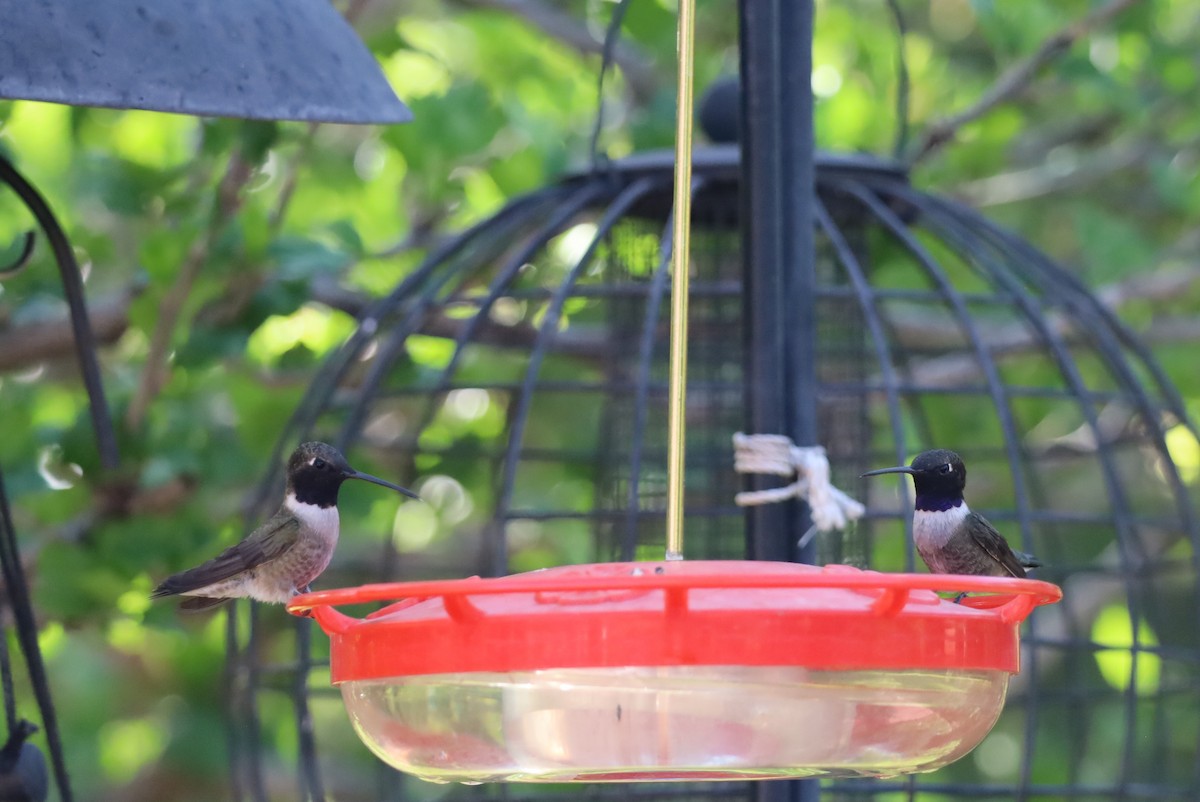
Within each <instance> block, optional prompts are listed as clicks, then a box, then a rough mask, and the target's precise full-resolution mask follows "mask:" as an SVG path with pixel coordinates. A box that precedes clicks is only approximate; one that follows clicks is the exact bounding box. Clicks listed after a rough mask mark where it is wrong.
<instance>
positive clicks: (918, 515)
mask: <svg viewBox="0 0 1200 802" xmlns="http://www.w3.org/2000/svg"><path fill="white" fill-rule="evenodd" d="M970 514H971V509H970V507H968V506H967V502H965V501H964V502H962V503H961V504H959V505H958V506H957V507H951V508H950V509H948V510H937V511H936V512H931V511H929V510H916V511H915V512H913V537H914V538H915V539H916V541H917V542H918V543H920V544H922V545H926V544H927V545H929V546H933V547H935V548H938V547H941V546H942V545H943V544H945V543H946V541H948V540H949V539H950V538H951V537H953V536H954V533H955V532H956V531H958V527H959V526H961V525H962V522H963V521H964V520H965V519H966V517H967V516H968V515H970Z"/></svg>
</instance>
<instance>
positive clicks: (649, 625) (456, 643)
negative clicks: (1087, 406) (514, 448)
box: [288, 561, 1062, 683]
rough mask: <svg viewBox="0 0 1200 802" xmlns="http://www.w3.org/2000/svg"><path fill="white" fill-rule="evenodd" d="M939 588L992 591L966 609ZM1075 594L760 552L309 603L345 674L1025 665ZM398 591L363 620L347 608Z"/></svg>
mask: <svg viewBox="0 0 1200 802" xmlns="http://www.w3.org/2000/svg"><path fill="white" fill-rule="evenodd" d="M934 591H945V592H963V591H967V592H971V593H975V594H987V595H983V596H971V597H968V598H966V599H965V600H964V602H963V603H962V604H954V603H952V602H950V601H947V600H944V599H942V598H941V597H939V596H938V595H937V594H936V593H935V592H934ZM1060 598H1062V591H1061V590H1060V589H1059V588H1058V587H1057V586H1055V585H1052V584H1050V583H1048V582H1041V581H1037V580H1032V579H1011V578H998V577H977V576H960V575H953V574H892V573H878V572H875V571H862V570H859V569H857V568H853V567H851V566H845V565H828V566H825V567H823V568H819V567H815V566H810V565H799V564H796V563H776V562H757V561H674V562H641V563H606V564H595V565H577V566H564V567H560V568H548V569H544V570H541V571H533V572H530V573H525V574H516V575H513V576H506V577H500V578H496V579H480V578H478V577H473V578H470V579H458V580H446V581H433V582H408V583H393V584H379V585H364V586H362V587H358V588H345V589H340V590H326V591H318V592H316V593H307V594H304V595H301V596H297V597H296V598H295V599H293V600H292V602H291V603H290V604H289V605H288V610H289V611H290V612H292V613H294V614H298V615H304V614H308V613H309V612H310V611H311V615H312V616H313V617H314V618H315V619H316V620H317V622H318V623H319V624H320V625H321V627H322V629H324V630H325V632H326V633H327V634H328V635H329V637H330V639H331V642H332V645H331V663H332V678H333V681H334V682H335V683H340V682H346V681H353V680H367V679H381V678H387V677H398V676H412V675H422V674H452V673H461V672H479V671H488V672H498V671H526V670H537V669H547V668H585V667H587V668H598V667H614V666H687V665H755V666H805V667H808V668H813V669H833V670H869V669H955V670H1001V671H1008V672H1010V673H1015V672H1016V671H1017V669H1018V647H1019V638H1018V628H1019V626H1020V623H1021V621H1023V620H1024V619H1025V618H1026V617H1027V616H1028V615H1029V613H1030V612H1031V611H1032V610H1033V608H1034V607H1036V606H1038V605H1041V604H1051V603H1053V602H1056V601H1058V600H1059V599H1060ZM391 600H399V601H397V602H396V603H395V604H392V605H390V606H388V607H385V608H384V609H382V610H379V611H377V612H374V613H372V614H370V615H368V616H367V617H366V618H364V619H357V618H352V617H350V616H347V615H345V614H343V613H341V612H339V611H337V610H336V609H334V605H346V604H361V603H364V602H379V601H391Z"/></svg>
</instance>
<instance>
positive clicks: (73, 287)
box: [0, 155, 120, 470]
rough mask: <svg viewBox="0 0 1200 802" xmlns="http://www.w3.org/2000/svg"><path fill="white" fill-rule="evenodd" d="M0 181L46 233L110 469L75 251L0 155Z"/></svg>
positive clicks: (110, 439) (109, 438)
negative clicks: (20, 201)
mask: <svg viewBox="0 0 1200 802" xmlns="http://www.w3.org/2000/svg"><path fill="white" fill-rule="evenodd" d="M0 183H5V184H8V185H9V186H10V187H12V190H13V192H15V193H17V196H18V197H19V198H20V199H21V200H22V202H24V204H25V206H26V207H27V208H28V209H29V211H30V212H31V213H32V214H33V216H34V218H35V219H36V220H37V221H38V225H39V226H41V228H42V232H43V233H45V235H46V241H47V242H49V243H50V248H51V250H53V251H54V261H55V262H57V263H58V272H59V276H60V277H61V278H62V285H63V294H64V295H65V296H66V299H67V307H68V308H69V309H70V313H71V328H72V329H73V330H74V333H75V354H76V356H77V357H78V358H79V370H80V372H81V373H82V374H83V385H84V387H85V388H86V389H87V394H88V402H89V407H90V409H91V413H92V428H93V429H94V430H95V432H96V447H97V449H98V450H99V452H100V464H101V465H103V466H104V467H105V468H107V469H109V470H112V469H114V468H116V467H117V465H118V463H119V462H120V455H119V453H118V451H117V436H116V432H115V431H114V430H113V425H112V416H111V415H110V414H109V411H108V401H107V399H106V398H105V397H104V387H103V385H102V384H101V383H100V365H99V363H98V362H97V361H96V340H95V337H93V336H92V325H91V322H90V321H89V320H88V313H87V304H86V302H85V300H84V296H83V277H82V276H81V275H80V273H79V263H78V262H76V261H75V251H74V250H72V248H71V243H70V242H69V241H68V240H67V235H66V233H65V232H64V231H63V230H62V226H60V225H59V224H58V220H57V219H56V218H55V217H54V213H53V212H52V211H50V206H49V205H48V204H47V203H46V201H45V199H44V198H43V197H42V196H41V193H39V192H38V191H37V189H36V188H35V187H34V186H33V184H30V183H29V182H28V181H26V180H25V177H24V176H22V175H21V174H20V173H19V172H17V169H16V168H15V167H13V165H12V163H11V162H9V161H8V159H6V158H4V156H2V155H0ZM31 246H32V238H31V237H29V236H27V237H26V240H25V253H23V254H22V256H21V257H20V258H19V259H18V265H20V264H21V263H22V262H24V261H25V259H27V258H28V256H29V251H30V250H31Z"/></svg>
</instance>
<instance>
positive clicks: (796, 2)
mask: <svg viewBox="0 0 1200 802" xmlns="http://www.w3.org/2000/svg"><path fill="white" fill-rule="evenodd" d="M738 21H739V50H740V53H741V84H742V108H741V145H742V212H741V219H742V238H743V250H744V254H745V268H744V269H745V290H744V293H743V298H744V303H745V307H744V309H745V311H744V314H743V319H744V321H745V323H744V329H743V331H744V337H745V347H746V368H745V371H746V372H745V375H746V380H745V393H746V426H747V431H749V432H752V433H755V434H783V435H787V436H788V437H790V438H791V440H792V442H793V443H795V444H796V445H798V446H811V445H816V444H817V416H816V410H817V399H816V336H817V330H816V294H815V284H816V262H815V259H816V249H815V244H814V228H813V194H814V192H815V188H816V182H815V171H814V167H813V152H814V135H813V100H812V88H811V86H812V84H811V80H812V79H811V76H812V37H813V3H812V0H740V2H739V3H738ZM749 481H750V483H751V487H752V488H754V489H761V488H765V487H770V486H777V485H778V484H779V480H778V479H776V478H772V477H754V478H751V479H750V480H749ZM746 514H747V516H748V518H747V524H748V526H747V531H748V543H747V551H748V552H749V555H750V556H751V557H752V558H754V559H759V560H786V561H796V562H812V560H813V545H812V544H811V543H809V545H808V546H806V547H805V548H803V549H802V548H800V547H799V545H798V544H799V541H800V538H801V536H802V535H803V534H804V532H806V531H807V530H808V527H809V526H810V525H811V521H810V519H809V510H808V507H807V506H806V505H805V504H803V503H802V502H800V501H798V500H792V501H788V502H785V503H782V504H764V505H762V506H757V507H751V508H750V509H749V510H748V512H747V513H746ZM756 795H757V798H758V800H759V802H785V801H786V802H811V800H816V799H817V798H818V796H819V795H820V786H819V785H818V783H817V782H816V781H813V780H805V781H798V782H788V783H758V786H757V789H756Z"/></svg>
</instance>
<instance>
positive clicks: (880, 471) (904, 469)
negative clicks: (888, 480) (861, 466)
mask: <svg viewBox="0 0 1200 802" xmlns="http://www.w3.org/2000/svg"><path fill="white" fill-rule="evenodd" d="M885 473H907V474H914V473H916V471H914V470H913V469H912V468H910V467H908V466H907V465H897V466H896V467H895V468H879V469H878V470H874V471H867V472H866V473H861V474H859V475H858V478H859V479H862V478H863V477H866V476H880V475H882V474H885Z"/></svg>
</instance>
